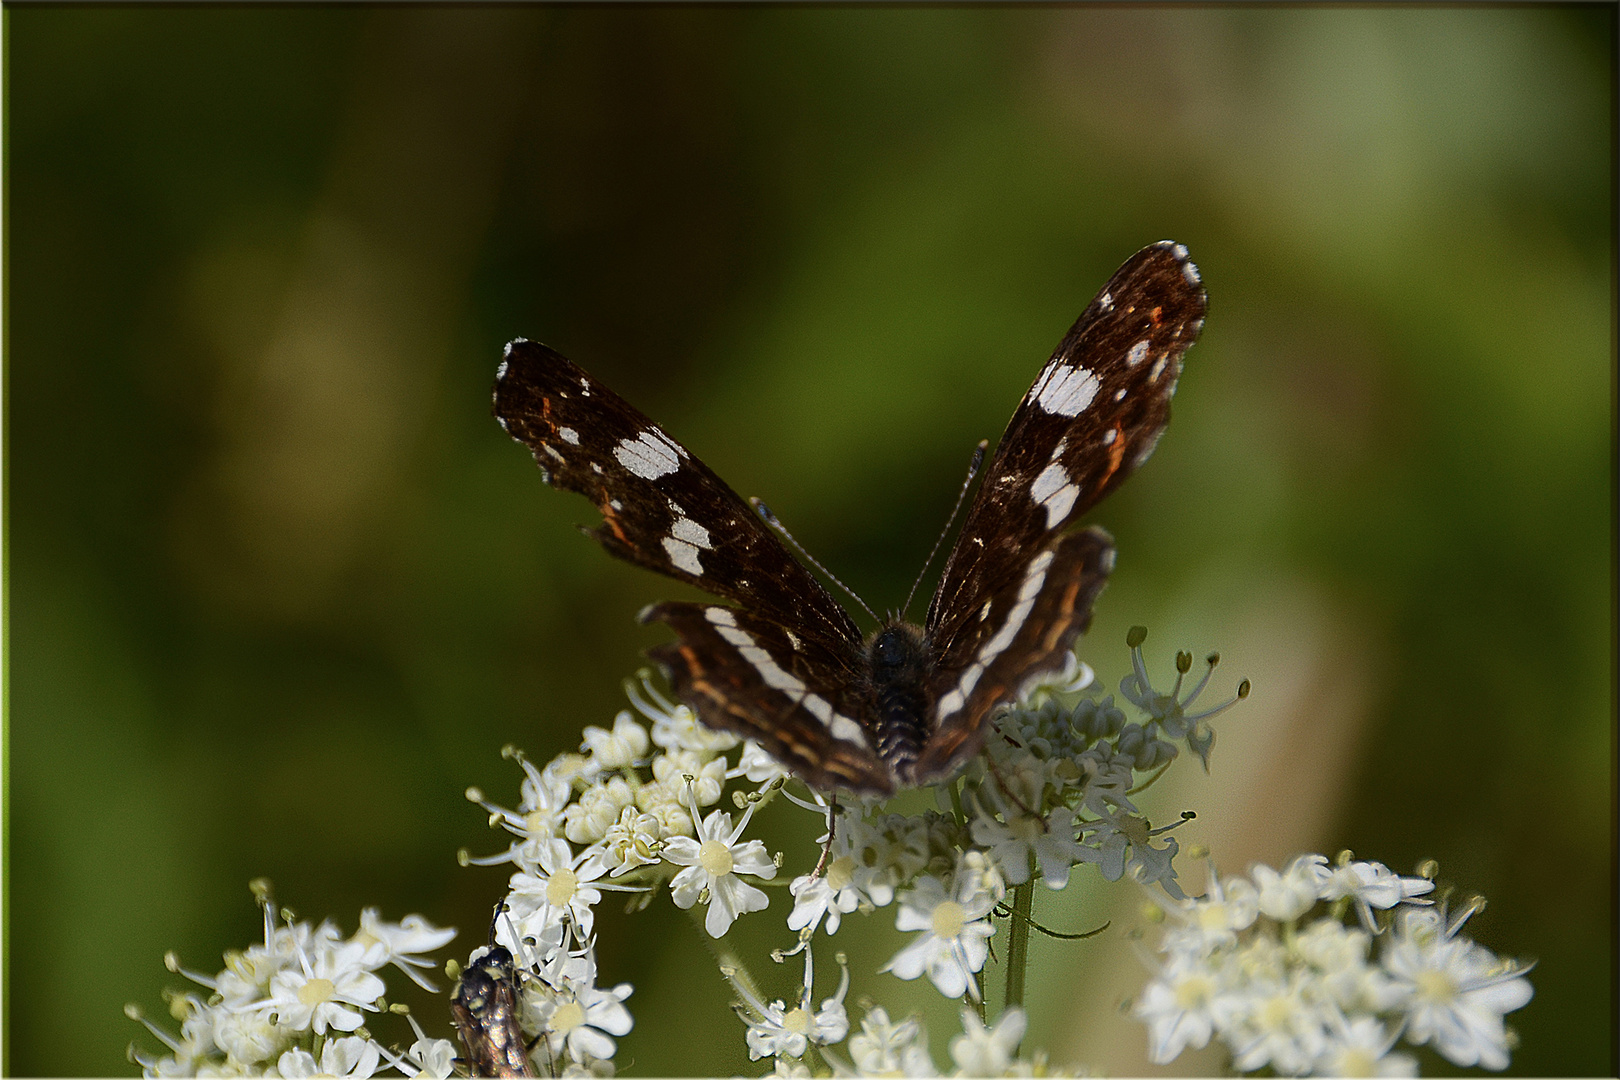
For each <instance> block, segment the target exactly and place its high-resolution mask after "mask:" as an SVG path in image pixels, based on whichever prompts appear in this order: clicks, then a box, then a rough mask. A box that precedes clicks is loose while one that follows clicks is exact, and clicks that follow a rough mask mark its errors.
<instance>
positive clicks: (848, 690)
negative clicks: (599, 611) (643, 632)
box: [641, 601, 894, 793]
mask: <svg viewBox="0 0 1620 1080" xmlns="http://www.w3.org/2000/svg"><path fill="white" fill-rule="evenodd" d="M641 621H642V622H654V621H657V622H664V623H668V624H669V625H670V626H671V627H673V628H674V630H675V633H676V634H677V635H678V637H679V640H678V641H676V642H673V643H671V644H668V645H660V646H657V647H656V648H654V649H651V650H649V652H648V655H649V656H650V657H652V658H653V659H654V660H656V661H657V662H658V663H659V664H660V665H661V666H662V667H663V668H664V670H665V671H666V672H668V673H669V677H670V681H671V683H672V685H673V686H674V689H675V693H676V695H677V696H678V697H679V698H680V699H681V700H682V701H685V702H686V703H687V704H688V705H690V706H691V707H692V709H693V711H695V712H696V713H697V715H698V719H700V720H702V721H703V723H704V724H705V725H707V726H708V727H711V728H715V729H718V730H721V731H731V732H735V733H736V734H738V735H742V736H744V737H745V738H750V739H753V740H754V741H755V742H758V743H759V744H760V745H761V746H763V747H764V748H765V749H766V751H768V752H769V753H770V754H771V756H772V757H774V758H776V760H778V761H780V762H781V763H782V764H784V765H786V766H787V767H788V768H789V769H791V770H792V771H793V772H794V773H796V774H797V775H798V776H800V777H801V778H803V779H804V780H805V781H806V782H807V783H809V784H810V785H812V786H813V787H819V788H823V789H829V790H830V789H832V788H835V787H841V788H846V789H849V790H853V791H863V792H874V793H888V792H890V791H892V790H893V789H894V784H893V781H892V779H891V778H890V772H889V769H888V767H887V766H886V765H884V763H883V762H882V760H880V759H879V757H878V755H877V754H876V753H875V752H874V749H873V746H874V742H873V737H872V733H871V732H870V731H869V730H868V729H867V727H866V725H865V723H864V718H865V717H866V716H867V714H868V713H869V712H870V709H871V705H870V703H869V701H868V700H867V699H866V694H865V680H864V679H863V677H862V674H861V671H860V668H859V664H860V661H861V657H860V655H859V654H858V653H855V652H854V651H853V650H850V649H828V648H825V647H823V646H822V645H820V644H818V643H816V642H814V641H811V640H809V639H807V638H804V637H802V636H800V635H798V634H796V633H795V632H794V631H792V630H789V629H787V628H786V627H783V626H781V625H778V624H776V623H774V622H772V621H770V620H768V619H765V618H763V617H761V616H759V615H756V614H753V613H750V612H747V611H741V610H738V609H736V608H730V607H724V606H721V605H719V604H688V603H682V602H679V601H666V602H664V603H662V604H655V605H653V606H652V607H649V608H647V609H646V610H645V611H643V612H642V613H641Z"/></svg>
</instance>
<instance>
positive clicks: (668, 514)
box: [495, 339, 860, 651]
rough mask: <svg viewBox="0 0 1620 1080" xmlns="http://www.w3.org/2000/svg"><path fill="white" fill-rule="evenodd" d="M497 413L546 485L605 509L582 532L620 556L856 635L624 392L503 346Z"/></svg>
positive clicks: (774, 615)
mask: <svg viewBox="0 0 1620 1080" xmlns="http://www.w3.org/2000/svg"><path fill="white" fill-rule="evenodd" d="M495 415H496V417H497V418H498V419H499V420H500V422H501V426H502V427H504V428H505V429H506V430H507V432H508V433H509V434H510V435H511V436H512V437H513V438H515V439H518V440H519V441H520V442H522V443H523V444H524V445H526V446H527V447H528V448H529V450H530V452H531V453H532V454H533V455H534V460H535V462H536V463H537V464H538V465H539V466H540V470H541V473H542V474H543V475H544V476H545V479H546V481H547V482H548V483H550V484H551V485H553V486H554V487H560V488H565V489H567V490H569V491H577V492H580V493H581V494H584V495H585V496H587V497H588V498H590V500H591V501H592V502H593V503H595V504H596V508H597V509H598V510H599V511H601V513H602V519H603V520H602V525H601V526H600V527H598V528H597V529H595V530H593V531H592V532H591V533H590V535H591V536H594V537H595V538H596V539H597V540H598V541H600V542H601V544H602V546H603V547H605V548H607V549H608V551H610V552H612V553H613V554H614V555H617V556H619V557H620V558H621V559H627V560H629V561H630V562H633V563H639V564H640V565H642V566H645V567H648V568H649V569H652V570H657V571H659V572H660V573H663V574H668V575H669V576H670V577H673V578H678V579H679V580H681V581H685V582H689V583H690V584H693V585H696V586H697V587H698V588H700V589H704V590H707V591H708V592H711V593H714V594H715V595H717V596H723V597H725V598H726V599H728V600H731V601H734V602H736V603H738V604H741V605H743V606H744V607H746V608H748V609H749V610H751V611H752V612H754V613H756V614H758V615H760V616H763V617H765V618H767V619H770V620H773V621H775V622H777V623H781V624H783V625H787V626H792V627H794V628H795V630H796V631H797V632H798V633H799V634H800V635H801V636H802V637H809V638H813V639H814V640H815V641H816V642H817V643H818V644H820V645H822V646H823V647H825V648H827V649H830V650H837V649H840V648H842V649H843V650H845V651H848V650H850V649H853V648H854V647H855V646H857V645H858V644H859V642H860V633H859V632H858V631H857V630H856V628H855V624H854V623H853V622H851V621H850V618H849V615H848V614H846V613H845V611H844V609H843V608H842V607H840V606H839V605H838V603H837V601H835V600H834V599H833V598H832V597H831V596H830V595H829V594H828V593H827V590H826V589H824V588H823V587H822V585H821V583H820V582H819V581H817V580H816V579H815V578H814V577H813V576H812V575H811V574H810V572H809V571H807V570H806V569H805V568H804V567H803V566H801V565H800V564H799V563H798V562H797V561H796V560H795V559H794V558H793V556H792V555H790V554H789V553H788V551H787V549H786V548H784V547H783V546H782V544H781V542H780V541H778V540H777V539H776V537H775V536H773V535H772V534H771V532H770V530H769V529H768V528H766V527H765V525H764V523H763V522H761V521H760V519H759V517H758V516H756V514H755V513H754V511H753V509H752V508H751V507H750V506H749V505H748V504H747V503H745V502H744V501H743V500H742V499H741V498H740V497H738V495H737V493H736V492H734V491H732V490H731V488H730V487H728V486H726V483H725V481H723V480H721V479H720V478H719V477H718V476H716V475H715V474H714V473H713V472H712V471H710V469H709V467H708V466H706V465H704V464H703V462H701V461H699V460H698V459H697V458H696V457H694V456H693V455H692V454H690V453H688V452H687V450H686V448H685V447H683V446H682V445H681V444H680V443H678V442H676V441H675V440H674V439H672V438H670V437H669V436H668V435H666V434H665V433H664V432H663V431H662V430H661V429H660V428H659V427H658V425H656V424H654V423H653V422H652V421H651V420H649V419H647V418H646V417H645V416H643V415H642V414H641V413H640V412H638V411H637V410H636V409H635V408H634V407H632V406H631V405H630V404H629V403H627V402H626V401H625V400H624V399H623V398H621V397H619V396H618V395H617V394H615V393H613V392H612V391H611V390H609V389H607V388H606V387H604V386H602V385H601V384H600V383H598V382H596V381H594V380H593V379H591V378H590V376H588V375H586V374H585V372H584V371H582V370H580V368H578V367H577V366H575V365H574V364H573V363H572V362H570V361H569V360H567V359H566V358H564V357H562V356H560V355H559V354H557V353H556V352H554V351H552V350H551V349H549V348H547V347H546V346H544V345H541V344H538V343H536V342H532V341H524V340H522V339H519V340H517V341H514V342H512V343H511V344H509V345H508V346H507V347H506V358H505V360H504V361H503V362H502V364H501V367H500V371H499V373H498V374H497V375H496V379H495Z"/></svg>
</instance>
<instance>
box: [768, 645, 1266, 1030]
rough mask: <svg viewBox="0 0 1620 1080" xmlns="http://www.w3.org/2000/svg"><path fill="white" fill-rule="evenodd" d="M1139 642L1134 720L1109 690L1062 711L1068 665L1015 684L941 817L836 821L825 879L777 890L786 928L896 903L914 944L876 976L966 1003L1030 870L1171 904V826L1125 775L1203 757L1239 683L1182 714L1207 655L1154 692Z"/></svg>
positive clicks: (1174, 890) (1196, 690)
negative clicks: (1217, 701) (1152, 893)
mask: <svg viewBox="0 0 1620 1080" xmlns="http://www.w3.org/2000/svg"><path fill="white" fill-rule="evenodd" d="M1145 636H1146V634H1145V631H1135V630H1133V631H1132V634H1131V638H1130V645H1131V658H1132V673H1131V674H1130V675H1128V676H1127V677H1126V678H1125V679H1124V680H1123V682H1122V683H1121V684H1120V692H1121V694H1122V695H1123V696H1124V697H1125V698H1126V700H1127V701H1128V702H1129V703H1130V704H1132V705H1133V706H1136V707H1137V708H1139V709H1141V710H1142V711H1143V712H1145V713H1146V714H1147V719H1146V720H1145V721H1143V722H1140V723H1135V722H1127V720H1126V717H1125V714H1124V712H1123V711H1122V710H1121V709H1119V708H1118V707H1117V706H1115V704H1114V699H1113V696H1112V695H1110V696H1108V697H1105V698H1103V699H1101V700H1100V701H1099V700H1097V699H1096V698H1095V697H1086V698H1082V699H1081V700H1080V701H1079V702H1078V704H1069V705H1066V704H1064V702H1063V700H1062V698H1061V697H1060V696H1059V695H1068V694H1073V693H1074V692H1077V691H1081V690H1084V689H1087V688H1088V687H1089V685H1090V683H1091V672H1090V671H1089V670H1088V669H1085V668H1084V666H1083V665H1080V664H1078V663H1075V664H1071V666H1070V668H1069V669H1068V670H1066V671H1065V672H1063V673H1062V674H1061V675H1059V676H1057V677H1055V678H1054V679H1051V680H1047V681H1044V682H1041V683H1038V684H1036V685H1034V686H1032V687H1029V688H1027V689H1026V692H1025V694H1024V695H1023V697H1022V699H1021V700H1020V702H1019V703H1018V704H1017V705H1016V706H1015V707H1013V708H1011V709H1008V710H1006V711H1005V712H1003V713H1002V714H1000V715H999V716H998V717H997V718H996V719H995V721H994V723H993V725H992V731H991V733H990V735H989V737H988V738H987V739H986V744H985V752H984V754H983V755H982V756H981V757H980V758H979V759H978V760H977V761H975V762H974V763H973V764H972V765H971V766H969V768H968V771H967V773H966V775H965V776H964V778H963V781H962V784H961V786H960V788H959V789H956V788H953V789H951V790H950V795H951V798H952V799H953V800H954V802H953V809H952V811H951V812H948V813H942V812H932V811H930V812H928V813H924V814H921V815H917V816H914V817H902V816H900V815H898V814H885V815H866V816H860V815H856V814H854V813H846V814H843V815H841V816H840V817H839V818H838V822H837V827H836V829H835V831H834V835H833V838H832V842H831V846H830V850H829V856H830V858H829V860H828V861H827V864H826V867H825V873H810V874H806V875H804V876H801V877H799V878H796V879H794V881H793V883H792V885H791V886H790V891H791V892H792V894H793V897H794V907H793V911H792V913H791V914H790V915H789V916H788V927H789V928H790V929H793V930H798V931H800V932H801V933H803V934H808V933H810V932H812V931H814V930H816V929H817V928H818V927H823V928H825V930H826V932H827V933H829V934H834V933H837V931H838V927H839V924H840V920H841V919H842V917H843V916H844V915H846V914H849V913H850V912H852V911H856V910H862V911H870V910H872V909H874V908H880V907H885V906H887V905H888V904H890V903H891V902H894V901H896V899H897V898H898V911H897V913H896V918H895V923H896V925H897V926H898V927H899V929H901V930H905V931H914V932H918V933H919V936H918V937H917V938H915V939H914V940H913V941H912V942H911V943H910V944H909V945H907V946H906V947H905V948H904V949H902V950H901V951H900V952H899V953H898V954H896V955H895V956H894V957H893V958H892V959H891V960H890V961H889V962H888V964H886V965H885V966H884V968H883V970H885V971H890V972H893V973H894V974H895V975H897V976H899V977H900V978H902V979H915V978H917V977H919V976H921V975H927V976H928V978H929V980H930V981H931V982H932V983H933V984H934V986H935V987H937V988H938V989H939V992H940V993H942V994H944V995H945V996H947V997H952V998H956V997H962V996H963V995H967V996H969V997H973V998H977V997H978V996H979V993H980V991H979V986H978V980H977V975H978V973H979V972H980V971H981V970H982V969H983V967H984V964H985V960H986V958H987V956H988V954H989V945H988V939H989V938H990V937H991V936H993V935H994V933H995V926H994V925H993V924H992V922H991V921H990V920H991V916H992V914H993V913H995V912H996V911H997V908H998V905H1001V904H1002V900H1003V898H1004V897H1005V895H1006V891H1007V888H1008V886H1017V885H1023V884H1024V883H1026V882H1029V881H1030V880H1032V878H1033V877H1035V876H1039V878H1040V880H1041V881H1042V883H1043V884H1044V885H1045V886H1046V887H1047V888H1049V889H1061V888H1063V887H1064V886H1065V885H1067V884H1068V881H1069V876H1070V874H1071V873H1072V872H1073V869H1074V867H1075V866H1076V865H1078V864H1090V865H1092V866H1094V867H1096V869H1097V871H1098V872H1099V873H1100V874H1102V876H1103V877H1104V878H1105V879H1107V880H1109V881H1118V880H1119V879H1120V878H1121V877H1123V876H1124V875H1125V874H1126V872H1127V871H1128V872H1130V874H1131V875H1132V877H1133V878H1134V879H1135V880H1138V881H1141V882H1157V883H1158V884H1159V885H1160V886H1161V887H1162V888H1164V889H1165V890H1166V891H1167V892H1169V893H1170V895H1172V896H1176V897H1180V896H1181V895H1182V892H1181V889H1180V887H1179V886H1178V885H1177V883H1176V871H1175V867H1174V864H1173V859H1174V857H1175V855H1176V853H1177V851H1178V846H1177V844H1176V841H1175V840H1174V838H1172V837H1169V836H1166V835H1164V834H1165V833H1167V832H1168V831H1169V830H1170V829H1171V828H1174V827H1175V824H1179V822H1177V823H1175V824H1172V825H1170V826H1166V827H1162V828H1154V827H1153V826H1152V825H1151V823H1150V822H1148V820H1147V819H1146V818H1144V817H1142V816H1141V813H1140V811H1139V810H1138V809H1137V807H1136V805H1135V804H1134V803H1133V802H1132V801H1131V798H1130V795H1131V792H1132V790H1133V789H1134V788H1135V786H1136V774H1137V773H1138V772H1141V771H1149V770H1155V769H1162V768H1163V767H1165V766H1166V765H1168V764H1169V763H1170V761H1172V760H1173V759H1174V758H1175V757H1176V756H1177V753H1178V748H1177V747H1176V745H1175V744H1174V742H1173V741H1172V740H1173V739H1181V740H1185V741H1186V742H1187V744H1188V745H1189V747H1191V748H1192V749H1193V750H1194V751H1195V752H1196V753H1198V754H1199V755H1200V756H1201V757H1204V758H1206V759H1207V755H1208V752H1209V747H1210V745H1211V743H1212V742H1213V740H1214V736H1213V734H1212V733H1211V731H1210V728H1209V724H1208V720H1209V718H1210V717H1212V716H1214V715H1215V714H1216V713H1218V712H1220V711H1222V710H1223V709H1226V708H1228V707H1229V706H1230V705H1232V704H1233V703H1234V702H1235V701H1236V700H1237V699H1238V698H1242V697H1244V696H1246V695H1247V693H1248V689H1247V684H1246V683H1245V684H1244V685H1243V686H1241V687H1240V688H1239V690H1238V695H1237V698H1234V699H1232V700H1229V701H1227V702H1225V703H1223V704H1221V705H1219V706H1216V707H1215V708H1212V709H1208V710H1205V711H1202V712H1189V711H1188V710H1189V706H1191V705H1192V704H1193V702H1194V700H1195V699H1196V698H1197V697H1198V696H1199V695H1200V694H1201V693H1202V692H1203V690H1204V688H1205V686H1206V685H1207V684H1208V682H1209V673H1210V672H1212V671H1213V670H1214V668H1215V665H1216V663H1217V662H1218V661H1219V657H1217V656H1211V657H1210V658H1209V661H1208V670H1207V671H1206V672H1205V674H1204V676H1203V678H1202V679H1200V680H1199V682H1198V683H1197V685H1195V686H1193V687H1192V688H1191V689H1190V690H1188V691H1187V692H1186V693H1185V694H1183V692H1182V689H1183V688H1182V680H1183V678H1184V677H1185V676H1186V673H1187V672H1188V671H1189V670H1190V668H1191V665H1192V658H1191V656H1189V655H1188V654H1186V653H1182V654H1181V655H1180V656H1178V657H1177V676H1176V681H1175V684H1174V685H1173V686H1172V687H1171V689H1170V690H1169V691H1167V692H1160V691H1156V690H1154V689H1153V687H1152V685H1151V683H1150V682H1149V680H1148V676H1147V669H1146V665H1145V664H1144V662H1143V660H1142V653H1141V645H1142V641H1143V639H1144V638H1145ZM1071 659H1072V658H1071ZM1070 700H1071V701H1072V700H1073V699H1072V698H1070Z"/></svg>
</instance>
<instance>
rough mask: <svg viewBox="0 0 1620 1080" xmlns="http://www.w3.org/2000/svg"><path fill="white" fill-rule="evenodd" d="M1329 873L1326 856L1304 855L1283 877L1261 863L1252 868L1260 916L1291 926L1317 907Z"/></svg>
mask: <svg viewBox="0 0 1620 1080" xmlns="http://www.w3.org/2000/svg"><path fill="white" fill-rule="evenodd" d="M1329 873H1330V871H1329V870H1328V865H1327V856H1325V855H1301V856H1300V857H1299V858H1297V859H1295V860H1294V861H1293V862H1291V863H1289V864H1288V866H1287V867H1286V868H1285V869H1284V870H1283V872H1282V873H1280V874H1279V873H1277V871H1275V870H1273V869H1272V868H1271V867H1269V866H1265V865H1263V864H1260V863H1256V864H1255V865H1254V866H1251V867H1250V868H1249V876H1250V877H1252V878H1253V879H1254V883H1255V885H1257V886H1258V887H1259V896H1258V898H1257V899H1258V901H1259V904H1260V913H1261V914H1262V915H1264V916H1266V918H1268V919H1276V920H1277V921H1278V922H1292V921H1294V920H1295V919H1297V918H1299V917H1300V916H1301V915H1303V914H1305V913H1306V912H1307V911H1309V910H1311V908H1313V907H1315V906H1316V902H1317V900H1319V899H1321V896H1322V886H1323V885H1324V884H1326V882H1327V878H1328V875H1329Z"/></svg>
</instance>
